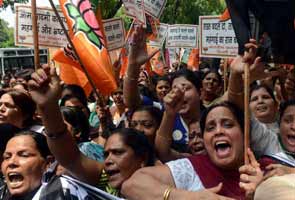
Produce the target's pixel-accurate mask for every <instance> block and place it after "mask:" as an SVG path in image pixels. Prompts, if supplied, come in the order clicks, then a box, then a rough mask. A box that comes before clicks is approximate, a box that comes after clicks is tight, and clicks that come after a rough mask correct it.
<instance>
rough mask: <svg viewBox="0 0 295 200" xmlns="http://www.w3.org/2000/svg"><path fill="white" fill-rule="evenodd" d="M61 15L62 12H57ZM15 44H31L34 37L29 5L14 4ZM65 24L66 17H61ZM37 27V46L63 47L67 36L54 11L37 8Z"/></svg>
mask: <svg viewBox="0 0 295 200" xmlns="http://www.w3.org/2000/svg"><path fill="white" fill-rule="evenodd" d="M59 13H60V15H61V16H63V14H62V12H61V11H60V12H59ZM15 15H16V20H15V22H16V25H15V34H14V37H15V45H16V46H33V45H34V37H33V31H32V28H33V27H32V12H31V7H30V6H26V5H20V4H16V5H15ZM62 20H63V23H64V24H65V26H66V19H65V18H64V17H62ZM37 29H38V36H39V46H41V47H63V46H66V44H67V38H66V36H65V33H64V31H63V29H62V28H61V26H60V24H59V22H58V19H57V17H56V16H55V14H54V11H53V10H52V9H49V8H37Z"/></svg>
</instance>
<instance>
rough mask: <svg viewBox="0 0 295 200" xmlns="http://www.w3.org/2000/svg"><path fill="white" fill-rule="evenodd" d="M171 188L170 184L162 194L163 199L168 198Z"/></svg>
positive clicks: (166, 199)
mask: <svg viewBox="0 0 295 200" xmlns="http://www.w3.org/2000/svg"><path fill="white" fill-rule="evenodd" d="M172 189H173V187H172V186H170V187H169V188H167V189H166V190H165V192H164V195H163V200H168V199H169V196H170V193H171V190H172Z"/></svg>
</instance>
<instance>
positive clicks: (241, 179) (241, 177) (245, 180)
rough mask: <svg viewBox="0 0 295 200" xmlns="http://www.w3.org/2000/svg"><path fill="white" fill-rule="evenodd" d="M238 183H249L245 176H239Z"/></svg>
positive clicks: (247, 177)
mask: <svg viewBox="0 0 295 200" xmlns="http://www.w3.org/2000/svg"><path fill="white" fill-rule="evenodd" d="M240 182H243V183H249V182H250V178H249V176H248V175H247V174H241V175H240Z"/></svg>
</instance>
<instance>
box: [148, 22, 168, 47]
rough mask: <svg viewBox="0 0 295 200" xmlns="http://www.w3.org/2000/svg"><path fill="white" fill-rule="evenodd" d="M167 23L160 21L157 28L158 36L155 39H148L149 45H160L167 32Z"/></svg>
mask: <svg viewBox="0 0 295 200" xmlns="http://www.w3.org/2000/svg"><path fill="white" fill-rule="evenodd" d="M168 26H169V25H168V24H163V23H160V26H159V27H157V28H158V35H157V36H158V37H157V38H156V39H155V40H150V43H149V44H150V46H153V47H162V46H163V43H164V41H165V39H166V37H167V32H168Z"/></svg>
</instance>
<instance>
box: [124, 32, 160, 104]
mask: <svg viewBox="0 0 295 200" xmlns="http://www.w3.org/2000/svg"><path fill="white" fill-rule="evenodd" d="M131 38H132V39H131V42H130V43H129V54H128V67H127V72H126V75H125V77H124V87H123V95H124V102H125V105H126V106H127V107H128V108H130V109H134V108H136V107H137V106H138V105H140V104H141V97H140V94H139V90H138V77H139V72H140V66H141V65H143V64H144V63H146V62H147V61H148V60H149V59H151V58H152V57H153V56H154V55H155V54H156V53H157V52H158V50H156V51H154V52H153V53H152V54H151V55H148V54H147V52H146V35H145V30H144V29H143V28H142V27H139V26H137V27H135V30H134V32H133V34H132V35H131Z"/></svg>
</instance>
